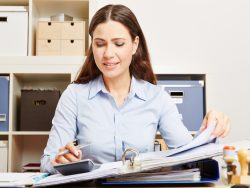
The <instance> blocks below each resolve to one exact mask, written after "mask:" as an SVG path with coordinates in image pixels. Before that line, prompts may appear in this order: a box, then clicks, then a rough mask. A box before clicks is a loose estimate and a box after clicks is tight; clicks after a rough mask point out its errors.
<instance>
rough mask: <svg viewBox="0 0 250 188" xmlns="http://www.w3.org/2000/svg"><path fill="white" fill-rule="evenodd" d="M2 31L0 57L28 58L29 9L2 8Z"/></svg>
mask: <svg viewBox="0 0 250 188" xmlns="http://www.w3.org/2000/svg"><path fill="white" fill-rule="evenodd" d="M0 31H1V34H0V41H1V42H0V56H13V55H14V56H27V54H28V12H27V7H23V6H0Z"/></svg>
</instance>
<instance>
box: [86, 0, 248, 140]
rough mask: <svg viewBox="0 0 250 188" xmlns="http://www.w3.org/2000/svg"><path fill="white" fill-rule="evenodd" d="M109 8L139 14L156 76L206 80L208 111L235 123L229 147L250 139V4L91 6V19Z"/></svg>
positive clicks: (192, 1) (162, 0)
mask: <svg viewBox="0 0 250 188" xmlns="http://www.w3.org/2000/svg"><path fill="white" fill-rule="evenodd" d="M109 3H113V4H118V3H119V4H124V5H127V6H128V7H129V8H130V9H131V10H132V11H133V12H134V13H135V15H136V16H137V18H138V20H139V22H140V24H141V27H142V30H143V31H144V34H145V36H146V39H147V41H148V46H149V50H150V53H151V59H152V64H153V68H154V71H155V72H156V73H176V74H179V73H180V74H182V73H197V74H206V83H207V85H206V89H207V93H206V94H207V110H210V109H216V110H218V111H223V112H225V113H226V114H227V115H228V116H229V117H230V119H231V124H232V130H231V133H230V135H229V136H228V137H227V138H226V139H225V140H224V141H234V140H239V139H244V138H245V139H246V138H248V139H249V138H250V122H249V118H250V114H249V112H250V110H249V108H250V1H249V0H147V1H146V0H90V11H89V13H90V19H91V17H92V16H93V14H94V12H95V11H96V10H98V9H99V8H100V7H102V6H104V5H105V4H109ZM190 108H191V107H190Z"/></svg>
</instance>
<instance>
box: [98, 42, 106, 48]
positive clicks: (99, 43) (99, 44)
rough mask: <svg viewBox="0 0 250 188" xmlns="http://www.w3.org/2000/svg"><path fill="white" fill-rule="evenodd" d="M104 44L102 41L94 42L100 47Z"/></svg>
mask: <svg viewBox="0 0 250 188" xmlns="http://www.w3.org/2000/svg"><path fill="white" fill-rule="evenodd" d="M104 45H105V44H104V43H103V42H97V43H96V46H97V47H102V46H104Z"/></svg>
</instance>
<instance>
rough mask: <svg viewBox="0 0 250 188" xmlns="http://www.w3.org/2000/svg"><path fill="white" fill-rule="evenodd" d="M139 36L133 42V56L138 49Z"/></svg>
mask: <svg viewBox="0 0 250 188" xmlns="http://www.w3.org/2000/svg"><path fill="white" fill-rule="evenodd" d="M139 42H140V41H139V36H136V37H135V40H134V41H133V55H134V54H135V53H136V50H137V48H138V45H139Z"/></svg>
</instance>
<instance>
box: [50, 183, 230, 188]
mask: <svg viewBox="0 0 250 188" xmlns="http://www.w3.org/2000/svg"><path fill="white" fill-rule="evenodd" d="M59 187H60V188H82V187H84V188H93V187H95V188H108V187H111V188H118V187H122V188H138V187H147V188H163V187H164V188H165V187H175V188H178V187H179V188H190V187H198V188H208V187H219V188H230V186H227V185H223V184H222V183H221V182H218V183H215V184H213V183H209V184H197V185H194V184H190V185H137V186H135V185H123V186H117V185H98V184H95V183H94V182H87V183H83V182H82V183H70V184H64V185H57V186H52V187H51V188H59Z"/></svg>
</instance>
